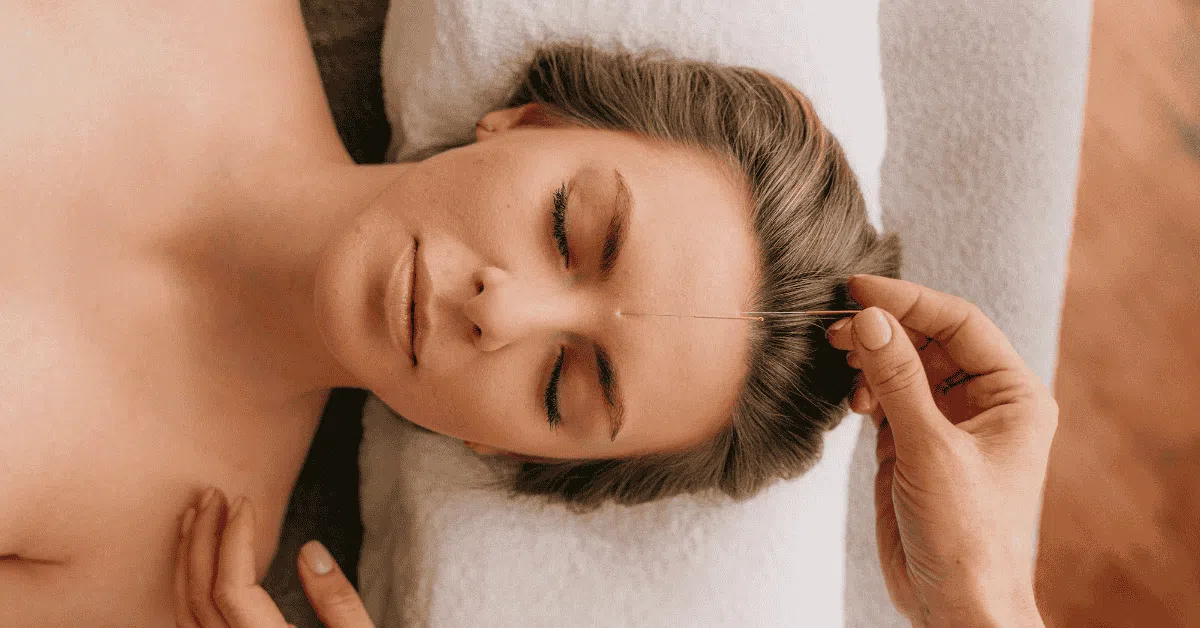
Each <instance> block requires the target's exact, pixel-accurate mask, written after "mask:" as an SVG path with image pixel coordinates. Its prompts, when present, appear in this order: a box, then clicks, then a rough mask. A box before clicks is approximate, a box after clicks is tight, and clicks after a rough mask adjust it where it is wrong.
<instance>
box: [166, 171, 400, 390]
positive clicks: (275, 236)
mask: <svg viewBox="0 0 1200 628" xmlns="http://www.w3.org/2000/svg"><path fill="white" fill-rule="evenodd" d="M406 167H407V166H405V165H403V164H384V165H376V166H358V165H355V164H353V163H350V162H348V161H347V162H344V163H321V164H309V165H305V166H296V167H293V168H282V167H281V168H275V169H272V170H271V171H270V172H267V173H260V174H256V175H254V176H250V175H246V177H244V178H245V179H246V182H244V183H242V182H235V183H233V184H232V185H230V186H229V187H228V188H227V189H225V190H222V191H220V192H218V193H216V194H217V196H219V198H214V199H212V202H210V203H205V204H204V206H205V207H207V208H208V209H207V210H206V211H201V212H197V214H196V215H193V216H189V217H188V218H187V224H186V225H185V226H184V228H183V229H182V230H181V232H180V235H177V236H176V238H175V240H174V244H173V245H172V247H171V249H172V251H171V253H170V256H171V257H172V258H173V263H174V264H176V265H178V266H179V267H180V268H182V269H183V272H184V274H185V276H186V279H185V280H186V281H187V282H188V285H189V286H194V287H195V288H196V289H197V291H198V292H197V295H198V299H197V300H198V305H199V307H200V308H202V311H201V312H199V313H200V314H201V315H203V316H204V317H205V318H206V319H207V320H205V321H203V323H204V326H205V333H206V334H207V336H209V337H210V340H211V342H213V343H215V347H214V350H215V351H217V352H219V354H220V358H219V359H220V361H221V364H222V367H221V370H222V371H224V372H223V373H222V377H224V378H227V379H229V380H230V381H231V382H236V384H233V385H236V386H238V387H239V388H241V389H242V390H244V391H245V392H247V393H248V394H250V395H252V396H253V398H257V399H264V400H266V402H267V403H271V404H275V405H278V404H280V403H282V404H290V403H293V402H308V401H311V400H314V399H321V400H323V399H324V397H325V395H327V394H328V392H329V390H330V389H331V388H334V387H342V386H348V387H358V386H359V383H358V382H357V381H356V379H355V378H354V377H353V376H352V375H351V374H350V373H349V372H347V371H346V370H345V369H344V368H343V367H342V366H341V365H340V364H339V363H338V362H337V361H336V360H335V359H334V358H333V356H332V355H331V354H330V353H329V351H328V350H327V349H326V345H325V343H324V341H323V339H322V337H321V333H320V330H319V328H318V326H317V322H316V316H315V309H314V304H313V296H314V287H315V276H316V271H317V267H318V263H319V261H320V258H321V253H322V250H323V249H324V247H325V245H326V244H327V243H328V242H329V241H330V240H331V239H332V238H333V237H334V236H335V235H336V234H338V233H339V232H340V231H341V230H342V229H345V228H346V226H347V225H349V224H350V223H351V221H352V220H353V219H354V218H355V217H356V216H357V215H358V214H359V213H360V212H362V211H363V210H364V209H365V208H366V207H367V206H368V205H369V204H370V202H371V201H372V200H373V199H374V198H375V197H377V196H378V195H379V193H380V192H382V191H383V190H384V189H386V188H387V187H388V185H389V184H391V183H392V182H393V181H394V180H395V179H396V177H397V175H398V174H399V173H400V172H401V171H403V170H404V169H405V168H406Z"/></svg>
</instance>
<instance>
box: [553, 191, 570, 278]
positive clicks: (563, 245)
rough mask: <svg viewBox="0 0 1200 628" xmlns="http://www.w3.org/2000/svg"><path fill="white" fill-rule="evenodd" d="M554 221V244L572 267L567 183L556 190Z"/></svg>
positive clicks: (566, 262)
mask: <svg viewBox="0 0 1200 628" xmlns="http://www.w3.org/2000/svg"><path fill="white" fill-rule="evenodd" d="M551 218H552V220H553V223H554V244H555V246H557V247H558V254H559V255H562V258H563V263H564V264H565V265H566V267H567V268H570V267H571V249H570V248H569V247H568V246H567V184H566V182H563V184H562V186H561V187H559V188H558V189H557V190H555V191H554V210H553V211H552V212H551Z"/></svg>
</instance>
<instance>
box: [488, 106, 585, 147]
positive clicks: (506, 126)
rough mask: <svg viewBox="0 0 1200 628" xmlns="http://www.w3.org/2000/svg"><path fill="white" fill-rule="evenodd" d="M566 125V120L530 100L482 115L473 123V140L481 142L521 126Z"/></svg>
mask: <svg viewBox="0 0 1200 628" xmlns="http://www.w3.org/2000/svg"><path fill="white" fill-rule="evenodd" d="M566 125H567V123H566V122H564V121H563V120H561V119H560V118H558V117H556V116H554V115H552V114H551V113H550V111H549V110H548V109H546V107H545V106H543V105H540V104H538V103H535V102H531V103H526V104H524V105H518V106H516V107H509V108H508V109H497V110H495V111H492V112H489V113H488V114H487V115H485V116H483V118H482V119H480V120H479V122H476V123H475V141H477V142H481V141H483V140H485V139H487V138H489V137H492V136H494V135H498V134H500V133H503V132H505V131H508V130H511V129H519V128H521V127H556V126H566Z"/></svg>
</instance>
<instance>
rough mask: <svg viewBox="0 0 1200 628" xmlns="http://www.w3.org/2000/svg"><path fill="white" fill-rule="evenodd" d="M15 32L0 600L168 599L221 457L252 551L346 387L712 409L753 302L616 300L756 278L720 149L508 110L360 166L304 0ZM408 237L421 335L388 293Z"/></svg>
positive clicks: (654, 436)
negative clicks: (193, 510) (721, 317)
mask: <svg viewBox="0 0 1200 628" xmlns="http://www.w3.org/2000/svg"><path fill="white" fill-rule="evenodd" d="M0 38H2V39H3V41H5V42H6V46H7V50H6V56H5V58H4V59H3V60H2V61H0V94H3V95H4V97H3V100H2V101H0V145H3V146H4V147H5V150H4V151H3V152H2V153H0V173H3V175H2V176H0V217H2V218H3V221H4V225H5V228H4V229H3V230H0V346H2V347H3V348H4V354H3V355H4V359H3V360H2V361H0V399H3V400H4V405H3V409H2V411H0V625H3V626H15V627H16V626H39V627H52V626H79V625H99V626H109V625H121V626H128V625H137V626H167V625H172V624H173V623H174V615H173V611H172V579H173V574H174V573H175V567H176V560H175V557H176V552H177V550H178V549H179V543H178V534H177V530H178V528H179V523H180V516H179V513H181V512H182V511H183V510H184V509H186V508H187V506H188V504H191V503H193V502H194V501H195V500H196V499H197V497H198V495H199V493H200V492H201V490H202V489H203V488H204V487H207V486H216V487H220V488H221V489H222V490H223V491H224V492H225V494H229V495H244V496H246V497H247V498H248V499H249V500H250V501H252V502H253V504H254V508H255V516H254V520H253V526H254V529H253V534H252V535H250V536H249V537H248V538H252V539H253V543H252V546H251V547H250V548H249V551H247V552H243V556H248V557H251V558H252V559H253V560H252V565H251V568H250V571H252V572H253V573H254V575H255V576H256V577H257V576H259V575H261V572H262V570H263V569H265V567H266V565H267V564H268V563H269V559H270V557H271V556H272V554H273V553H274V547H275V543H276V539H277V538H278V533H279V527H280V524H281V521H282V516H283V511H284V508H285V506H286V501H287V497H288V495H289V493H290V491H291V488H292V484H293V483H294V481H295V478H296V475H297V473H298V472H299V469H300V466H301V464H302V462H303V460H304V457H305V453H306V451H307V449H308V446H309V444H310V441H311V438H312V435H313V432H314V430H315V428H316V424H317V420H318V417H319V412H320V410H321V408H322V407H323V405H324V403H325V401H326V399H327V396H328V393H329V390H330V389H331V388H333V387H337V386H355V387H364V388H369V389H371V390H373V391H374V392H376V393H377V394H379V395H380V397H381V398H383V399H384V400H385V401H387V402H388V403H389V404H391V405H392V406H393V407H394V408H396V409H397V410H399V411H400V412H401V413H402V414H404V416H405V417H406V418H408V419H410V420H412V421H414V422H416V423H419V424H422V425H424V426H425V427H428V428H430V429H433V430H435V431H439V432H442V433H445V434H448V435H450V436H453V437H457V438H461V439H463V440H464V441H471V442H473V443H476V445H475V446H476V447H477V448H478V449H479V450H481V451H505V452H511V453H515V454H522V455H527V456H531V457H553V458H578V457H605V456H610V457H612V456H623V455H634V454H638V453H645V452H648V451H663V450H670V449H678V448H682V447H686V446H689V445H691V444H695V443H697V442H700V441H703V440H704V439H706V438H708V437H709V436H711V434H712V433H713V432H714V431H716V430H717V429H719V427H720V426H721V425H722V422H723V421H724V420H726V418H727V417H728V415H729V411H730V408H731V407H732V404H733V403H734V401H735V399H736V397H737V394H738V391H739V386H740V382H741V379H742V378H743V377H744V374H745V366H744V364H743V362H744V360H742V357H744V355H745V350H746V346H747V343H746V339H747V334H746V328H745V327H744V326H739V325H728V324H725V325H722V326H711V325H695V326H691V327H688V326H679V325H673V326H667V325H662V324H659V323H657V322H651V321H638V322H629V323H626V324H618V323H619V322H620V321H619V317H618V316H617V312H619V311H620V309H621V308H623V307H624V308H628V309H629V310H638V311H706V310H708V309H709V308H712V309H716V310H718V311H721V312H729V311H737V310H740V309H744V306H745V305H746V304H747V303H746V299H747V298H748V296H749V295H748V291H749V286H752V285H753V283H754V277H755V272H756V267H755V264H756V259H757V258H756V256H755V251H754V244H753V238H752V234H751V232H750V228H749V226H748V218H747V211H746V209H747V206H746V202H745V197H746V195H745V192H744V190H743V189H742V188H741V187H740V186H739V185H738V182H737V179H736V177H733V176H730V174H731V173H729V172H727V171H725V170H722V168H723V166H722V165H720V164H717V163H716V162H715V161H714V160H711V159H708V158H705V157H703V156H701V155H698V154H691V153H690V152H689V151H686V150H682V149H675V148H672V147H664V146H661V145H651V144H650V143H647V142H645V141H642V140H640V139H638V138H635V137H632V136H630V135H628V134H619V133H615V132H606V131H587V130H580V129H574V130H564V129H558V128H554V127H553V125H550V124H548V123H547V121H546V120H545V119H544V116H529V115H527V114H528V113H529V112H528V111H527V110H524V109H512V110H502V111H498V112H493V113H491V114H489V115H488V117H487V118H485V123H484V124H483V125H482V126H481V129H482V130H479V131H477V139H478V140H479V141H478V142H477V143H475V144H473V145H471V146H469V147H464V148H461V149H456V150H455V151H449V152H447V153H443V154H442V155H439V156H438V157H436V158H432V159H430V160H426V161H424V162H421V163H420V164H415V165H406V164H391V165H384V166H371V167H364V166H357V165H355V164H354V163H353V162H352V160H351V159H350V157H349V156H348V155H347V154H346V152H345V150H344V148H343V147H342V145H341V143H340V141H339V140H338V137H337V133H336V130H335V128H334V126H333V121H332V119H331V117H330V114H329V111H328V106H327V104H326V101H325V98H324V94H323V93H322V91H321V84H320V81H319V77H318V74H317V70H316V67H315V64H314V61H313V58H312V52H311V49H310V48H309V43H308V40H307V36H306V33H305V30H304V26H303V22H302V20H301V16H300V12H299V7H298V5H297V4H296V3H295V2H294V0H275V1H270V2H255V3H247V2H241V1H236V0H217V1H215V2H205V3H168V4H167V5H158V4H153V3H139V2H135V1H133V0H128V1H126V2H121V1H117V2H73V3H70V2H69V3H43V2H32V1H17V2H7V3H3V4H2V5H0ZM534 113H536V112H534ZM618 168H619V171H620V172H621V173H622V175H621V177H622V178H623V179H624V180H625V182H626V183H627V184H628V188H629V189H630V190H631V194H632V197H633V199H634V202H633V203H632V205H634V208H633V209H632V211H631V213H630V217H629V225H628V226H629V229H628V232H627V237H626V239H625V244H624V252H623V253H622V254H621V257H620V261H619V262H618V263H617V264H616V265H615V266H614V267H613V268H612V269H611V273H607V274H606V273H604V272H601V270H602V262H601V257H602V256H601V251H602V250H603V249H604V238H603V235H604V231H605V226H606V225H608V224H610V222H611V215H612V213H613V212H614V211H615V210H614V207H615V205H616V204H617V202H616V200H615V199H618V198H620V197H619V196H618V194H619V193H618V192H617V190H619V189H620V188H619V186H618V183H617V182H618V180H619V179H618V178H617V176H616V173H617V172H618ZM563 183H569V184H570V186H571V187H570V194H568V195H567V201H568V205H569V207H568V209H567V218H566V226H565V231H566V237H567V240H568V242H567V243H566V244H569V247H570V249H571V251H570V255H569V256H565V255H560V253H559V248H558V247H556V245H555V240H554V238H553V237H552V229H551V226H550V225H551V223H550V219H549V218H550V212H549V211H548V208H549V207H550V206H551V203H552V201H551V199H552V198H553V195H554V192H555V190H557V189H558V188H559V186H560V184H563ZM681 207H683V208H687V211H686V212H681V211H677V208H681ZM414 237H420V238H421V242H422V244H421V249H420V250H421V254H420V259H421V262H420V264H419V268H420V269H421V272H422V273H423V276H424V277H425V279H423V280H422V281H423V282H424V283H423V284H422V286H423V288H422V289H421V290H422V292H423V298H424V301H423V302H422V308H423V309H422V316H423V318H422V321H424V323H423V324H424V325H425V327H423V328H422V329H421V331H420V334H419V336H418V337H419V338H420V353H421V361H420V364H419V365H418V364H416V362H415V361H410V359H409V358H410V355H409V353H410V351H408V350H407V344H406V343H407V341H405V340H402V339H401V340H397V338H402V337H403V335H404V334H403V333H402V332H399V333H397V332H395V330H389V329H388V322H389V320H388V318H387V317H388V316H389V315H392V314H394V312H396V311H401V312H402V311H403V308H402V307H400V306H399V305H396V306H394V307H392V306H385V305H384V304H383V303H382V302H381V300H380V299H381V297H380V294H379V293H380V292H382V291H381V290H380V289H379V288H380V286H383V285H385V284H386V283H387V281H386V280H387V279H388V277H390V276H391V275H392V273H391V271H392V269H394V268H397V267H398V264H397V260H398V258H399V256H400V254H402V253H404V252H405V251H406V250H407V249H406V248H405V247H407V246H408V245H409V244H410V243H411V242H412V241H413V240H412V238H414ZM568 257H569V260H570V263H568ZM605 275H607V276H605ZM602 276H603V277H602ZM402 302H403V300H401V303H402ZM389 313H391V314H389ZM395 316H399V317H400V318H401V319H402V318H403V314H399V315H395ZM395 316H393V318H394V317H395ZM630 320H631V321H632V320H633V319H630ZM401 327H403V324H401ZM601 344H602V345H603V346H604V347H605V350H606V354H607V356H608V357H609V358H610V359H611V365H612V369H613V372H615V374H616V375H615V377H616V380H617V381H619V382H620V383H621V396H620V401H621V403H620V409H621V411H622V412H621V415H620V419H621V421H620V425H619V427H620V430H619V432H620V433H619V434H617V433H616V432H617V430H616V429H615V428H616V427H617V425H616V422H615V421H614V420H613V417H614V412H613V411H614V406H615V404H613V403H610V400H608V399H606V397H605V392H604V391H603V390H602V389H601V388H602V387H601V383H600V380H598V375H597V370H598V369H597V366H596V362H597V359H596V358H595V351H594V347H595V346H598V345H601ZM556 356H562V358H561V362H562V369H561V377H559V378H557V379H556V380H555V381H557V384H558V395H557V399H558V404H557V409H558V412H559V413H561V417H559V418H558V420H557V422H554V421H549V417H548V408H547V405H548V404H546V403H545V402H544V400H545V399H546V398H547V397H548V395H547V394H545V391H546V390H547V380H548V379H550V378H549V374H550V372H551V369H552V367H553V366H554V364H555V358H556ZM698 391H703V392H704V394H703V395H699V394H697V392H698ZM448 408H449V409H450V410H449V411H448V410H447V409H448ZM501 410H502V411H501ZM114 574H119V575H118V576H115V577H114Z"/></svg>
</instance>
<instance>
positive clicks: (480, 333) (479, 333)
mask: <svg viewBox="0 0 1200 628" xmlns="http://www.w3.org/2000/svg"><path fill="white" fill-rule="evenodd" d="M471 332H472V333H474V334H475V337H476V338H479V337H481V336H483V330H482V329H480V328H479V325H476V326H475V328H474V329H472V330H471Z"/></svg>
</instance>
